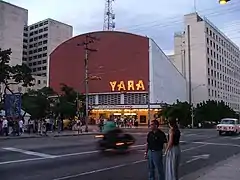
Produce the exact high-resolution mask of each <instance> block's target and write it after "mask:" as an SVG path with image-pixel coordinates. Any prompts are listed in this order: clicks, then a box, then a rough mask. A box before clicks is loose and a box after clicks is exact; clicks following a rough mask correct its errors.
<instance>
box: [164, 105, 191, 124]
mask: <svg viewBox="0 0 240 180" xmlns="http://www.w3.org/2000/svg"><path fill="white" fill-rule="evenodd" d="M160 115H162V116H163V117H165V118H166V119H167V118H170V117H171V118H175V119H177V120H178V121H179V123H180V124H181V125H183V126H186V125H188V124H190V123H191V106H190V104H189V103H188V102H180V101H178V100H177V102H176V103H174V104H172V105H166V106H164V107H163V109H162V111H160Z"/></svg>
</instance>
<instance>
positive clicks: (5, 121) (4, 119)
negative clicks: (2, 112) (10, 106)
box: [2, 117, 8, 136]
mask: <svg viewBox="0 0 240 180" xmlns="http://www.w3.org/2000/svg"><path fill="white" fill-rule="evenodd" d="M2 130H3V135H5V136H8V120H7V118H6V117H3V122H2Z"/></svg>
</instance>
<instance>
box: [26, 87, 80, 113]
mask: <svg viewBox="0 0 240 180" xmlns="http://www.w3.org/2000/svg"><path fill="white" fill-rule="evenodd" d="M61 91H62V93H61V94H57V93H56V92H54V91H53V89H51V88H49V87H45V88H42V89H40V90H38V91H34V90H31V91H29V92H28V93H25V94H24V95H23V104H22V105H23V109H24V110H25V111H26V112H28V113H29V114H31V115H32V116H33V118H43V117H46V116H49V115H51V116H59V115H60V116H61V117H63V118H73V117H74V116H75V115H76V112H77V105H76V99H77V98H78V99H79V100H81V101H83V100H84V97H83V96H82V95H78V93H77V92H76V91H75V90H74V89H73V88H72V87H69V86H67V85H65V84H62V85H61ZM80 111H82V110H81V109H80Z"/></svg>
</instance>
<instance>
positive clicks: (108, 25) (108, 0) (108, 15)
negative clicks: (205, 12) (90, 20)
mask: <svg viewBox="0 0 240 180" xmlns="http://www.w3.org/2000/svg"><path fill="white" fill-rule="evenodd" d="M114 1H115V0H105V10H104V24H103V30H104V31H113V30H114V29H115V22H114V20H115V14H114V13H113V7H112V4H113V2H114Z"/></svg>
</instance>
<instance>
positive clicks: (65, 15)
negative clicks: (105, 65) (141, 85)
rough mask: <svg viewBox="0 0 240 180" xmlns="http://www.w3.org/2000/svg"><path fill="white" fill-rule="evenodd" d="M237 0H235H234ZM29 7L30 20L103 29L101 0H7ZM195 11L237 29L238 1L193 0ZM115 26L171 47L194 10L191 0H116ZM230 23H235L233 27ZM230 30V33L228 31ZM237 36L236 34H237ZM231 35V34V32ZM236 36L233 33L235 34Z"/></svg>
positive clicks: (221, 25)
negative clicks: (224, 2) (49, 20)
mask: <svg viewBox="0 0 240 180" xmlns="http://www.w3.org/2000/svg"><path fill="white" fill-rule="evenodd" d="M236 1H237V0H236ZM8 2H10V3H13V4H16V5H18V6H22V7H24V8H26V9H28V10H29V23H30V24H31V23H34V22H37V21H40V20H43V19H45V18H53V19H56V20H58V21H62V22H65V23H68V24H71V25H73V27H74V34H75V35H78V34H81V33H86V32H89V31H95V30H102V28H103V20H104V18H103V15H104V5H105V4H104V0H91V3H90V0H68V1H65V0H51V1H50V0H41V1H36V0H35V1H33V0H31V1H26V0H8ZM195 2H196V7H197V11H198V12H199V13H200V15H206V16H207V17H208V18H209V19H210V20H211V21H212V22H213V23H214V24H216V25H217V26H218V27H219V28H220V29H223V30H224V32H226V33H228V34H230V36H232V34H233V32H234V33H235V34H236V33H237V29H236V28H237V27H238V26H237V25H236V21H237V17H240V7H239V5H238V3H237V2H234V1H232V2H231V3H229V4H227V5H225V6H221V5H219V4H218V0H211V1H210V0H196V1H195ZM113 8H114V13H115V14H116V30H120V31H128V32H132V33H137V34H141V35H144V36H146V35H147V36H149V37H151V38H153V39H154V40H155V41H156V42H157V43H158V45H159V46H160V47H161V48H162V49H163V50H171V49H173V34H174V32H175V31H180V30H183V15H184V14H188V13H191V12H193V11H194V0H168V1H159V0H151V3H149V1H143V0H141V1H139V0H131V1H130V0H116V1H115V2H114V3H113ZM229 26H230V27H236V28H235V29H234V30H232V29H229ZM231 32H232V33H231ZM236 36H237V35H236ZM232 37H233V36H232ZM235 39H236V37H235Z"/></svg>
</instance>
